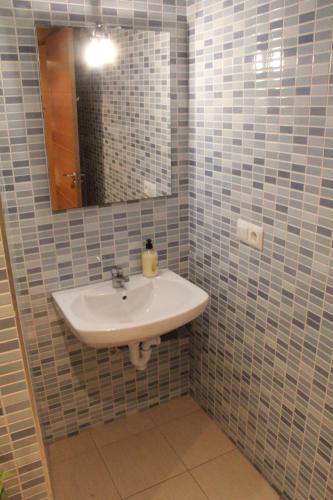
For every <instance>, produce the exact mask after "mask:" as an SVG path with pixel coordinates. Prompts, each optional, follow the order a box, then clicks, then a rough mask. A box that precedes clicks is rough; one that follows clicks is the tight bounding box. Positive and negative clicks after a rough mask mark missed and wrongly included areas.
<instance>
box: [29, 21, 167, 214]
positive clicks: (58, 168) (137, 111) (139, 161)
mask: <svg viewBox="0 0 333 500" xmlns="http://www.w3.org/2000/svg"><path fill="white" fill-rule="evenodd" d="M36 33H37V41H38V50H39V63H40V82H41V94H42V105H43V113H44V124H45V142H46V147H47V156H48V166H49V179H50V191H51V199H52V208H53V210H63V209H66V208H77V207H82V206H89V205H104V204H109V203H113V202H119V201H129V200H138V199H142V198H151V197H157V196H167V195H170V194H171V123H170V121H171V117H170V34H169V33H168V32H159V31H147V30H137V29H131V28H120V27H116V28H109V27H106V26H102V25H99V26H97V27H96V28H95V29H89V28H79V27H78V28H77V27H75V28H73V27H54V26H52V27H50V26H49V27H45V26H38V27H36Z"/></svg>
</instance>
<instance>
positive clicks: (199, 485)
mask: <svg viewBox="0 0 333 500" xmlns="http://www.w3.org/2000/svg"><path fill="white" fill-rule="evenodd" d="M188 473H189V474H190V476H191V478H192V479H193V481H194V482H195V483H196V484H197V485H198V487H199V488H200V490H201V491H202V493H203V494H204V495H205V497H206V498H207V499H208V500H209V496H208V495H207V493H206V492H205V490H204V489H203V487H202V486H201V484H200V483H199V482H198V481H197V480H196V478H195V477H194V476H193V474H192V472H191V471H190V470H189V471H188Z"/></svg>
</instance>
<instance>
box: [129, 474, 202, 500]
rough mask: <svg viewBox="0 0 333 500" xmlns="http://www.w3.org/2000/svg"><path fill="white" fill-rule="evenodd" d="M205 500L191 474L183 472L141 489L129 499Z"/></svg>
mask: <svg viewBox="0 0 333 500" xmlns="http://www.w3.org/2000/svg"><path fill="white" fill-rule="evenodd" d="M171 499H172V500H207V497H206V495H205V494H204V493H203V492H202V490H201V489H200V488H199V486H198V484H197V483H196V482H195V481H194V479H193V478H192V476H191V475H190V474H189V473H188V472H185V474H181V475H180V476H177V477H173V478H172V479H169V480H168V481H165V482H164V483H161V484H158V485H157V486H153V487H152V488H149V490H145V491H142V492H141V493H138V494H137V495H134V496H132V497H130V498H129V500H171Z"/></svg>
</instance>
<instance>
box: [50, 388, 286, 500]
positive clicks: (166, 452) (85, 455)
mask: <svg viewBox="0 0 333 500" xmlns="http://www.w3.org/2000/svg"><path fill="white" fill-rule="evenodd" d="M48 451H49V459H50V468H51V477H52V482H53V489H54V494H55V500H76V499H80V500H88V499H89V500H91V499H94V500H120V499H124V498H129V499H131V500H205V499H206V500H207V499H210V500H277V499H278V495H277V494H276V493H275V492H274V491H273V490H272V488H271V487H270V486H269V484H268V483H267V482H266V481H265V480H264V479H263V477H262V476H261V475H260V474H259V473H258V472H257V471H256V469H255V468H254V467H253V466H252V465H251V464H250V463H249V462H248V461H247V460H246V459H245V458H244V456H243V455H242V454H241V453H240V452H239V451H238V450H237V449H236V448H235V446H234V445H233V444H232V442H231V441H230V440H229V439H228V438H227V436H226V435H225V434H223V432H221V431H220V430H219V428H218V427H217V426H216V425H215V423H214V422H213V421H212V420H211V419H210V418H209V417H207V415H206V414H205V413H204V412H203V411H202V410H201V409H200V408H199V406H197V404H196V403H195V402H194V401H193V400H192V399H191V398H189V397H184V398H180V399H175V400H172V401H170V402H169V403H166V404H164V405H161V406H159V407H156V408H153V409H151V410H148V411H145V412H143V413H138V414H135V415H132V416H130V417H127V418H124V419H121V420H117V421H115V422H112V423H110V424H107V425H104V426H101V427H97V428H95V429H91V430H89V431H85V432H83V433H81V434H80V435H79V436H76V437H73V438H69V439H64V440H62V441H58V442H57V443H54V444H52V445H50V446H49V450H48Z"/></svg>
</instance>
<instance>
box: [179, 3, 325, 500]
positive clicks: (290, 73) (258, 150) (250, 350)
mask: <svg viewBox="0 0 333 500" xmlns="http://www.w3.org/2000/svg"><path fill="white" fill-rule="evenodd" d="M188 19H189V32H190V144H189V151H190V155H189V165H190V193H189V196H190V245H191V246H190V265H189V269H190V277H191V279H192V280H193V281H194V282H196V283H197V284H199V285H200V286H202V287H204V288H205V289H206V290H207V291H208V293H210V296H211V301H210V306H209V309H208V310H207V311H206V312H205V314H204V316H203V318H202V319H200V320H198V321H196V322H195V324H194V326H193V331H192V337H191V361H192V366H191V389H192V391H193V394H194V396H195V397H196V399H197V400H198V401H199V402H200V403H201V405H202V406H203V407H204V408H205V409H206V411H207V412H208V413H209V414H210V415H211V416H212V417H214V418H215V419H216V420H217V421H219V422H220V423H221V425H222V426H223V428H224V430H225V431H226V432H228V433H229V435H230V436H231V437H232V438H233V439H234V441H235V442H236V443H237V445H238V446H239V448H240V449H241V450H243V451H244V453H245V454H246V455H247V456H248V457H249V458H250V459H251V460H252V461H253V462H254V463H255V465H256V466H257V467H258V468H259V469H260V470H261V471H262V472H263V473H264V475H265V476H266V477H267V478H268V480H269V481H270V482H271V483H272V484H273V485H274V486H275V487H276V488H277V489H278V490H279V491H280V492H281V493H282V497H283V498H289V499H295V498H297V499H309V498H313V499H319V498H320V499H329V498H331V497H332V491H333V475H332V466H331V464H332V448H331V446H330V444H329V443H330V441H331V439H328V440H327V436H328V435H327V432H328V429H332V428H333V420H332V411H331V410H332V406H331V403H330V402H329V401H331V394H330V382H329V379H330V373H331V368H332V359H333V352H332V344H331V342H330V340H329V339H330V337H331V334H330V333H329V332H331V331H332V328H333V325H332V321H331V320H332V317H331V316H330V319H328V318H327V316H326V314H327V312H328V311H330V310H331V309H332V306H333V304H332V288H331V281H332V280H331V276H332V273H333V267H332V257H333V255H332V229H333V226H332V208H333V205H332V202H331V201H332V190H331V188H330V179H331V178H332V175H331V169H332V166H333V163H332V157H331V151H332V143H331V142H330V138H331V134H332V125H333V122H332V120H331V118H328V117H329V116H331V115H332V98H331V96H332V78H331V76H330V75H331V74H332V35H333V33H332V27H333V9H332V2H330V1H321V0H318V1H315V0H314V1H312V0H311V1H304V2H303V1H299V0H290V1H288V2H266V3H263V2H261V1H257V0H246V1H245V2H244V1H243V0H241V1H238V0H227V1H225V2H218V1H217V0H212V1H205V0H189V1H188ZM329 144H330V145H329ZM325 149H327V150H328V151H326V152H325ZM327 172H330V173H329V175H326V174H327ZM238 217H242V218H245V219H248V220H250V221H253V222H254V223H256V224H262V225H263V226H264V230H265V244H264V251H263V253H260V254H259V253H257V252H256V251H255V250H251V249H250V248H248V247H246V246H244V245H242V244H241V243H240V242H239V241H238V240H237V238H236V221H237V218H238ZM330 434H332V431H330ZM327 444H328V446H326V445H327Z"/></svg>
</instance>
